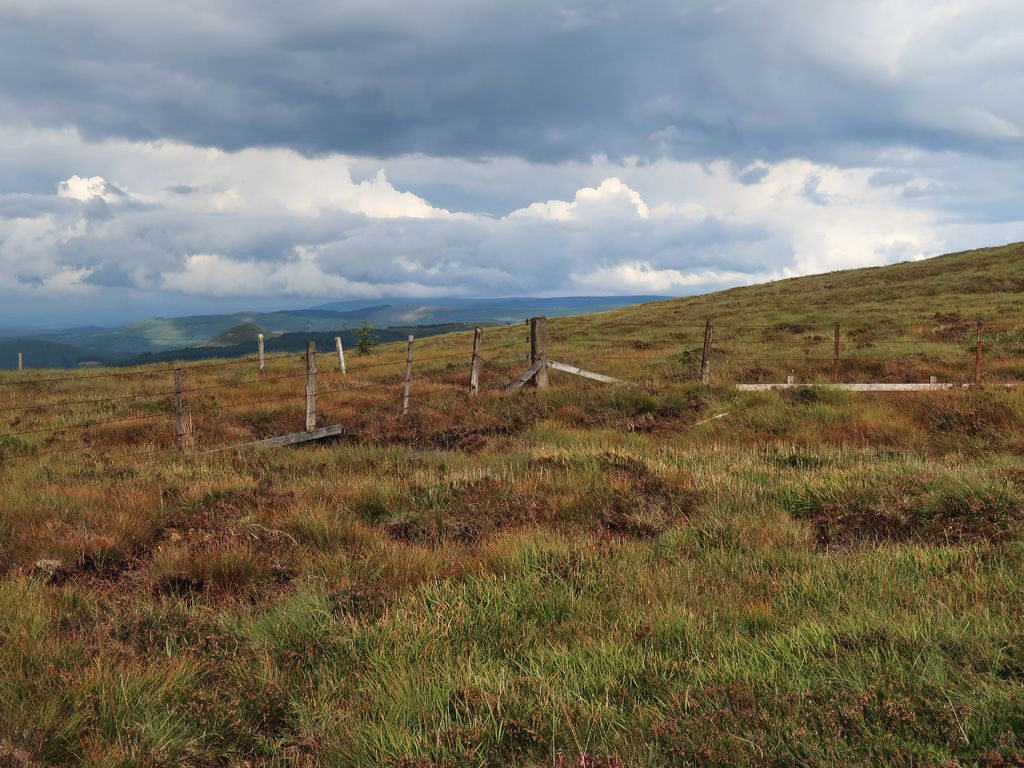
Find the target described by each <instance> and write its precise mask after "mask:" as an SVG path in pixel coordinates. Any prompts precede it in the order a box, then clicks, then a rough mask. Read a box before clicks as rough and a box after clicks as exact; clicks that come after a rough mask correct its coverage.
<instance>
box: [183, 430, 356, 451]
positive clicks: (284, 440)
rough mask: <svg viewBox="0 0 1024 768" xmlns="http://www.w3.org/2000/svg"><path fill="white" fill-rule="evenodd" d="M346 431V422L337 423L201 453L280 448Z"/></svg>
mask: <svg viewBox="0 0 1024 768" xmlns="http://www.w3.org/2000/svg"><path fill="white" fill-rule="evenodd" d="M344 431H345V425H344V424H335V425H333V426H330V427H322V428H321V429H312V430H310V431H309V432H293V433H292V434H290V435H282V436H281V437H268V438H267V439H266V440H256V441H254V442H251V443H242V444H241V445H226V446H224V447H223V448H212V449H210V450H209V451H203V452H202V453H200V454H199V455H200V456H205V455H206V454H208V453H220V452H221V451H234V450H236V449H238V448H256V447H258V446H262V447H264V448H278V447H280V446H282V445H295V444H296V443H305V442H308V441H310V440H322V439H323V438H325V437H332V436H333V435H340V434H341V433H342V432H344Z"/></svg>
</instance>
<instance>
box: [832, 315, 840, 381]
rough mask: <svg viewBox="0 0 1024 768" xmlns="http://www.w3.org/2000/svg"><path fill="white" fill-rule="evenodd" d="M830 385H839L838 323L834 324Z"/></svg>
mask: <svg viewBox="0 0 1024 768" xmlns="http://www.w3.org/2000/svg"><path fill="white" fill-rule="evenodd" d="M832 383H833V384H838V383H839V323H836V341H835V348H834V353H833V357H832Z"/></svg>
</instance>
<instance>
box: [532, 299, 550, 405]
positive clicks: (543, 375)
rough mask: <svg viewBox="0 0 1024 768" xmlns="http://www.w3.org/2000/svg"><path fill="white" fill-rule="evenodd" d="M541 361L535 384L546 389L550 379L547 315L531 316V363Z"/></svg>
mask: <svg viewBox="0 0 1024 768" xmlns="http://www.w3.org/2000/svg"><path fill="white" fill-rule="evenodd" d="M538 362H540V363H541V366H540V370H538V371H537V375H535V376H534V377H533V379H532V382H531V383H532V384H533V386H535V387H537V388H538V389H546V388H547V387H548V386H549V384H550V382H549V381H548V319H547V318H546V317H532V318H530V363H531V365H532V364H535V363H538Z"/></svg>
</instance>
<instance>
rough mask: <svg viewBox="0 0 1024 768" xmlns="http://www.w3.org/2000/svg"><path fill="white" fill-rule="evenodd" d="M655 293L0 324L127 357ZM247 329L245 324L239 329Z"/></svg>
mask: <svg viewBox="0 0 1024 768" xmlns="http://www.w3.org/2000/svg"><path fill="white" fill-rule="evenodd" d="M658 298H661V297H657V296H599V297H592V296H589V297H588V296H575V297H563V298H555V299H537V298H510V299H445V300H444V305H443V306H441V305H425V304H420V303H419V301H420V300H417V299H401V300H396V301H401V302H408V303H387V304H384V303H380V302H379V301H378V302H377V303H373V302H367V301H345V302H335V303H333V304H325V305H322V306H319V307H312V308H309V309H294V310H293V309H289V310H282V311H279V312H236V313H234V314H230V315H189V316H185V317H169V318H164V317H153V318H149V319H146V320H140V321H138V322H135V323H130V324H129V325H125V326H122V327H120V328H112V329H111V328H106V329H104V328H94V327H89V328H75V329H71V330H68V331H54V330H43V329H22V330H20V331H19V330H18V329H6V330H5V331H4V333H8V334H11V336H10V338H15V337H17V338H29V337H33V338H36V339H46V340H48V341H52V342H58V343H60V344H65V345H67V346H70V347H78V348H81V349H85V350H94V353H93V354H92V357H93V358H96V357H97V354H98V353H102V354H103V355H105V358H104V359H108V358H111V359H112V358H132V357H135V356H136V355H141V354H145V353H147V352H148V353H151V354H158V353H161V352H170V351H175V350H181V349H186V348H189V347H199V346H202V345H211V344H212V345H216V346H220V345H227V346H230V345H231V344H232V343H235V341H236V340H235V339H233V338H232V337H231V334H245V335H244V336H240V337H239V338H240V339H241V342H239V343H243V342H244V341H245V340H246V339H249V340H251V341H253V342H255V333H259V332H260V331H255V332H253V331H252V329H251V328H249V326H252V327H257V328H259V329H261V331H262V333H263V334H264V335H265V336H267V337H268V338H269V337H270V336H272V335H274V334H289V333H329V332H330V333H333V332H338V331H345V330H351V329H353V328H356V327H357V326H358V325H359V323H360V322H361V321H362V320H364V319H366V320H368V321H369V322H370V323H371V324H372V325H373V326H375V327H377V328H396V327H402V328H407V327H410V326H423V325H460V324H467V323H473V324H481V323H483V324H486V323H515V322H521V321H522V320H524V319H526V318H527V317H532V316H535V315H548V316H549V317H559V316H564V315H577V314H582V313H585V312H601V311H605V310H610V309H616V308H619V307H623V306H628V305H631V304H636V303H639V302H645V301H653V300H655V299H658ZM244 328H248V330H241V329H244Z"/></svg>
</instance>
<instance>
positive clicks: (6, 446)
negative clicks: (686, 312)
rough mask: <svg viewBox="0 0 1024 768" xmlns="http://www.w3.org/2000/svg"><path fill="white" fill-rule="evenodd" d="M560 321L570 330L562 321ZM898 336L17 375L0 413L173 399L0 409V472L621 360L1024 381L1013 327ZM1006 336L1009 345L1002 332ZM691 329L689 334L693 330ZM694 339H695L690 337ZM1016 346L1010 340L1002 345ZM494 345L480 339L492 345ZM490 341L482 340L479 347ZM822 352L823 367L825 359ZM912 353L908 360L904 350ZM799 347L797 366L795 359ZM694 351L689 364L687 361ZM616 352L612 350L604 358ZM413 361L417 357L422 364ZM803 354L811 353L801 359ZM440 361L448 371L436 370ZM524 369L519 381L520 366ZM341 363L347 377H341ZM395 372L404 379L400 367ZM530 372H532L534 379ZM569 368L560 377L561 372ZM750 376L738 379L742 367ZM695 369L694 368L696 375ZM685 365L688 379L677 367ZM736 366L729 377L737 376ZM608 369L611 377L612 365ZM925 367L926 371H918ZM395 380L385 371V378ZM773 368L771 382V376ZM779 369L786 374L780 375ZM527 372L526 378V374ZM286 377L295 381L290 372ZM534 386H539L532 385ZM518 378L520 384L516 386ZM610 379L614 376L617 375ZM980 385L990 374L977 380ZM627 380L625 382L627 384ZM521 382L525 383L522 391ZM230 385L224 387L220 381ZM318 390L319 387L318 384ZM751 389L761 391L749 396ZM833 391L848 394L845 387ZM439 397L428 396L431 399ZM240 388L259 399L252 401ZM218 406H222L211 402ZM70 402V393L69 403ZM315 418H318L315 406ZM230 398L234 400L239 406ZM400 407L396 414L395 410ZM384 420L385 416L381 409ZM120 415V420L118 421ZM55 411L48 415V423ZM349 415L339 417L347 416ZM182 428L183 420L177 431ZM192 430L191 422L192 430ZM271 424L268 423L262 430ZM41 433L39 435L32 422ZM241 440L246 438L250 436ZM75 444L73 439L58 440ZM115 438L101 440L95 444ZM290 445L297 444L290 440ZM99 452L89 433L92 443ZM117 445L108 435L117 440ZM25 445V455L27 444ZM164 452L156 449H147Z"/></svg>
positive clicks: (639, 341) (717, 371) (453, 352)
mask: <svg viewBox="0 0 1024 768" xmlns="http://www.w3.org/2000/svg"><path fill="white" fill-rule="evenodd" d="M563 322H571V321H568V320H565V321H563ZM894 327H898V328H918V329H921V328H930V329H932V331H931V333H930V334H922V337H921V338H918V339H905V338H904V339H893V338H882V339H879V338H875V337H874V335H873V329H872V328H865V327H863V326H846V327H844V326H842V325H841V324H838V323H834V324H831V325H829V326H827V327H826V326H812V325H808V324H803V323H792V324H775V325H718V326H716V325H715V324H714V323H713V322H712V321H711V320H709V321H708V322H707V323H706V324H705V325H704V326H697V325H692V326H689V325H680V326H676V327H675V328H674V329H673V331H679V330H680V329H687V330H693V331H694V333H692V334H681V333H677V332H673V333H670V334H667V335H664V336H662V337H661V338H611V339H610V338H607V337H605V338H601V339H586V338H585V331H586V329H585V328H584V329H583V330H584V333H583V334H581V335H583V336H584V337H583V338H579V337H573V336H572V334H571V333H567V332H566V331H565V329H564V327H563V328H560V329H559V332H558V333H552V334H550V335H549V334H548V333H547V324H546V321H545V319H544V318H535V319H534V321H532V322H531V328H530V335H529V337H527V336H526V335H525V334H522V335H518V336H516V335H515V334H517V333H520V330H521V328H520V329H517V328H514V327H513V329H512V334H509V332H508V331H507V330H506V329H496V330H495V331H493V332H494V333H497V334H500V335H501V336H502V337H503V338H502V341H501V342H499V343H495V342H491V343H490V344H485V343H484V338H483V337H484V335H490V334H485V331H481V330H479V329H478V330H477V332H476V333H475V334H474V335H473V337H472V342H473V343H472V346H471V345H470V344H468V343H467V344H466V345H465V347H462V346H460V347H454V346H453V345H452V340H451V339H448V340H445V341H442V342H440V343H439V342H438V340H437V339H435V338H428V339H426V340H417V341H416V350H417V355H416V356H415V359H414V358H413V354H412V351H413V339H412V337H410V339H409V343H408V350H407V355H406V356H405V359H404V360H403V359H401V358H396V359H394V360H392V359H384V360H380V361H376V362H375V361H372V359H363V358H361V357H359V356H355V357H353V358H352V359H350V360H349V361H347V362H348V364H347V365H346V366H345V369H342V368H341V360H343V358H341V357H339V368H338V370H334V369H333V368H331V369H330V370H328V369H326V368H325V369H324V370H322V371H320V372H319V373H317V371H316V365H315V348H313V347H311V348H310V349H309V350H307V352H306V354H293V353H287V354H282V355H275V356H271V357H266V356H265V357H264V363H265V364H266V363H275V364H280V363H285V364H287V363H291V362H298V361H304V362H305V365H304V368H305V370H303V371H300V372H295V373H292V372H289V370H288V369H287V368H285V369H283V370H281V369H280V367H279V369H278V372H276V373H274V374H273V375H268V373H267V371H266V370H264V372H263V373H262V374H259V375H257V376H255V377H253V376H247V377H244V378H241V379H236V380H230V379H229V380H223V379H221V381H219V382H218V383H212V384H207V383H205V382H195V381H192V382H190V381H189V379H191V378H192V377H193V376H195V375H197V374H200V373H204V374H206V375H208V376H217V375H218V373H219V372H220V371H225V370H226V369H229V368H234V367H237V366H253V367H256V365H255V364H256V363H258V360H257V359H256V358H254V357H246V358H241V359H236V360H225V361H216V362H204V363H200V364H195V365H182V364H180V363H175V364H174V365H173V366H172V367H170V368H165V367H162V366H161V367H160V368H157V369H155V370H145V371H124V372H120V371H119V372H110V373H103V374H86V375H75V376H64V377H47V378H40V379H35V378H32V377H31V375H28V376H25V375H21V376H19V377H18V378H16V379H15V380H11V381H4V382H0V387H3V388H5V389H3V390H0V400H3V399H7V400H8V402H10V401H11V399H12V398H14V397H16V396H17V394H18V393H17V392H16V391H15V390H12V389H10V388H12V387H16V386H23V387H25V391H26V392H35V390H36V388H37V385H43V384H52V385H61V384H69V385H72V386H73V385H75V384H80V383H82V382H91V381H93V380H97V379H104V378H114V379H122V380H127V381H132V380H139V381H142V380H144V379H145V380H149V379H153V378H154V377H158V376H167V377H168V379H170V378H171V374H173V375H174V379H175V381H174V385H175V386H174V389H173V391H172V390H170V388H169V386H168V385H169V384H170V381H168V382H167V383H166V384H163V383H160V382H157V384H158V386H160V389H159V390H158V391H155V392H137V393H133V394H126V395H118V396H114V397H107V398H96V397H94V398H88V397H78V398H76V399H67V398H65V399H58V400H49V401H34V402H32V403H29V404H22V403H11V404H4V405H0V414H20V415H19V416H18V417H16V418H15V419H14V420H13V421H11V422H10V427H12V428H13V427H18V426H21V425H24V428H22V429H10V430H9V431H6V432H2V433H0V461H3V460H5V459H16V458H26V457H39V456H50V455H57V454H64V453H75V452H78V453H89V454H96V453H97V452H102V451H104V450H116V449H119V448H120V449H124V450H128V448H126V447H125V445H124V444H116V445H110V444H109V440H108V444H105V445H99V444H96V443H93V442H89V441H92V440H94V439H95V438H96V435H97V433H95V432H93V430H97V429H102V428H104V427H108V426H111V425H122V426H124V425H129V424H134V423H140V424H141V423H145V422H162V423H157V424H156V425H155V426H154V427H153V428H152V429H149V430H148V431H146V432H144V433H142V432H138V431H137V430H133V431H132V433H131V434H130V435H129V437H133V438H138V440H141V441H142V443H143V445H142V446H140V447H139V448H138V450H140V451H142V452H143V453H147V454H148V455H160V454H162V453H169V452H176V453H180V452H183V451H185V450H188V449H189V448H190V447H193V446H197V444H198V440H197V439H196V437H197V435H198V434H200V431H201V432H202V434H205V435H207V436H209V437H210V438H212V441H213V444H217V443H218V441H219V443H220V444H223V443H224V441H226V440H229V439H230V438H231V436H232V435H234V434H237V433H238V430H239V429H243V430H244V424H239V423H228V422H227V421H226V420H218V419H213V420H212V421H211V419H210V417H211V415H212V414H216V413H221V412H230V411H234V410H237V409H242V408H258V407H260V406H266V405H278V404H290V403H292V402H293V401H294V402H295V403H296V405H297V404H298V403H299V402H301V401H302V400H305V403H306V405H305V416H306V419H305V423H304V426H305V430H306V431H307V432H312V431H314V429H315V427H316V423H317V420H318V418H321V417H328V416H332V415H333V414H334V413H335V412H336V411H335V410H334V409H338V408H341V409H345V408H346V407H366V405H367V404H368V403H371V402H373V401H371V400H360V401H359V402H358V403H355V404H353V403H351V402H346V401H345V397H346V396H349V395H352V396H355V395H357V394H364V395H371V396H373V397H375V398H377V397H379V396H382V397H384V399H385V402H392V401H391V399H390V395H389V394H388V393H392V392H393V393H394V398H395V399H394V401H393V402H394V403H395V406H394V407H395V411H394V412H395V414H396V416H399V417H400V416H401V415H402V414H408V413H409V412H410V410H411V408H412V407H414V406H416V405H417V404H424V403H427V402H428V401H429V400H431V399H433V398H435V397H438V396H444V395H445V394H446V393H454V392H464V393H465V394H466V395H467V396H471V395H473V394H476V393H477V392H479V391H480V390H481V389H483V390H484V391H491V392H497V391H502V390H505V389H508V388H510V385H512V384H514V383H516V382H517V379H523V380H524V382H528V383H534V384H535V385H536V386H539V387H542V388H543V386H544V385H545V383H544V376H546V374H547V371H548V369H549V368H554V369H555V370H559V371H568V372H569V373H575V374H577V375H583V376H586V377H587V378H591V379H598V380H599V381H615V379H612V378H611V377H609V376H606V375H604V374H602V373H595V372H593V371H586V370H583V366H586V367H596V368H597V369H598V370H600V368H601V367H602V366H603V364H604V363H606V362H607V363H610V364H612V368H613V372H615V373H617V374H618V373H619V371H618V368H616V366H618V364H619V363H621V362H622V361H630V362H633V363H635V364H636V365H638V366H640V368H639V373H637V371H636V370H634V371H633V373H634V374H636V376H639V377H644V376H655V377H657V376H666V377H667V378H668V380H669V381H681V380H690V381H702V382H704V383H707V384H711V383H725V382H729V381H736V382H737V383H738V382H739V381H740V380H742V379H744V378H748V379H749V378H751V377H754V378H757V379H760V380H761V381H763V380H764V377H766V376H780V377H781V376H787V377H788V378H794V376H793V375H794V373H795V372H799V373H800V376H801V377H804V376H806V377H810V378H809V379H807V381H823V382H824V381H829V380H830V381H831V382H832V383H836V384H839V383H840V378H841V377H845V378H851V377H852V378H857V377H858V376H860V377H863V376H871V375H874V376H879V375H880V376H882V377H888V378H890V380H891V378H892V377H896V378H897V381H899V380H900V377H903V379H904V382H903V383H902V384H897V383H893V384H892V385H886V387H887V388H888V389H892V390H894V391H895V390H897V389H899V388H900V387H905V385H907V384H909V382H908V381H905V380H906V378H907V377H909V376H918V377H921V378H925V379H930V381H931V388H933V389H938V388H942V387H948V386H949V385H950V383H951V381H950V380H949V379H950V378H956V377H958V376H960V377H962V379H961V380H962V381H967V382H969V383H980V382H981V380H982V378H983V375H984V374H985V368H984V366H985V364H988V365H989V368H990V370H991V371H993V372H995V375H999V373H998V372H999V371H1002V375H1004V376H1010V377H1012V378H1014V379H1024V360H1022V359H1021V358H1024V323H1010V322H1003V323H987V322H985V323H980V322H979V323H976V324H975V323H968V322H957V323H943V322H932V323H905V324H900V325H899V326H884V327H882V328H881V329H880V332H891V331H892V329H893V328H894ZM793 329H796V331H795V332H798V333H801V334H808V335H811V334H813V335H812V336H811V337H810V338H803V339H799V338H797V339H794V338H781V339H771V338H743V337H742V336H741V335H738V332H740V331H743V330H754V331H764V330H770V331H772V332H773V333H780V334H781V333H792V332H794V330H793ZM1007 329H1010V330H1011V331H1012V332H1010V333H1007ZM700 330H703V331H704V333H703V334H700V333H698V332H697V331H700ZM701 336H703V338H701ZM1014 336H1019V338H1014ZM492 338H493V337H492ZM488 341H490V339H488ZM527 341H529V342H531V346H530V350H531V351H530V353H529V354H526V342H527ZM570 342H571V343H572V344H573V347H574V348H575V349H576V350H581V351H578V352H577V354H575V355H569V356H568V357H563V356H562V355H561V353H560V352H559V351H558V346H559V345H560V344H562V343H570ZM549 343H550V344H551V345H552V352H551V354H553V355H554V357H557V358H558V362H556V361H555V360H549V359H548V351H549V350H548V346H549ZM599 344H604V345H614V346H617V347H619V348H620V349H621V350H622V352H623V353H620V354H604V353H603V352H599V353H596V354H594V355H590V356H588V355H587V354H586V347H587V345H595V346H596V345H599ZM825 345H827V347H826V349H829V351H830V352H831V354H818V353H819V352H821V353H824V351H825V350H824V349H821V348H822V347H823V346H825ZM911 346H913V347H916V349H910V347H911ZM382 347H383V348H384V349H385V350H386V351H389V352H390V354H392V355H397V353H398V349H399V347H398V344H397V343H395V344H391V345H382ZM797 348H802V350H803V354H800V353H799V352H797ZM872 348H884V349H885V350H891V351H889V352H884V351H883V350H881V349H880V350H879V354H867V353H865V352H864V350H867V349H872ZM772 349H777V350H779V351H780V352H781V351H786V352H790V351H792V352H793V353H794V354H782V355H779V354H771V350H772ZM698 350H699V351H700V358H699V359H698V358H697V357H696V353H697V351H698ZM755 350H764V351H765V353H766V354H752V353H753V352H754V351H755ZM608 351H611V352H615V351H618V350H614V349H611V350H608ZM424 353H426V354H424ZM812 353H814V354H812ZM456 359H457V360H461V361H462V364H460V365H459V366H454V365H453V364H452V363H451V362H450V361H452V360H456ZM442 361H446V362H447V365H445V366H441V367H439V366H438V364H439V363H441V362H442ZM531 362H532V363H533V365H532V366H530V369H529V370H527V371H526V372H525V373H522V371H523V369H524V368H526V367H527V366H528V365H529V363H531ZM353 363H354V365H353ZM402 363H405V366H406V368H405V372H404V376H403V375H402V371H401V368H400V366H401V365H402ZM538 363H540V365H539V366H538ZM570 363H571V364H570ZM748 363H751V364H753V365H752V366H751V367H745V368H744V367H743V366H744V365H745V364H748ZM698 364H699V367H698ZM687 366H689V367H687ZM737 366H739V367H737ZM619 367H621V366H619ZM929 367H930V368H932V369H933V370H932V372H929V370H928V369H929ZM391 368H394V369H396V370H394V371H388V372H385V370H386V369H391ZM780 368H781V369H782V370H780ZM785 368H789V370H788V371H786V370H784V369H785ZM534 369H535V370H534ZM292 370H294V369H292ZM542 373H543V375H544V376H542ZM936 373H942V374H944V375H945V376H946V378H947V381H946V382H945V383H943V384H939V383H938V382H937V378H936ZM527 374H529V375H527ZM619 375H621V374H619ZM990 375H992V374H990ZM636 376H634V378H635V377H636ZM302 377H305V379H306V388H305V391H304V392H303V391H299V388H296V389H295V390H292V391H290V392H283V391H282V387H281V385H282V384H283V383H286V382H290V381H291V380H292V379H298V378H302ZM524 377H525V378H524ZM232 378H234V377H232ZM318 380H319V381H318ZM418 381H423V382H429V384H428V385H427V386H426V387H425V388H422V387H419V386H416V382H418ZM759 385H760V384H759ZM843 385H844V386H851V387H859V386H860V385H859V384H857V383H856V382H853V383H847V384H843ZM439 387H440V389H439ZM253 388H256V389H257V390H259V391H258V392H255V391H253ZM221 393H225V394H224V395H221ZM68 394H71V393H68ZM318 397H319V403H320V410H319V412H318V410H317V405H318V399H317V398H318ZM239 398H241V399H239ZM399 403H400V407H399V405H398V404H399ZM82 406H85V407H87V408H88V407H92V408H96V407H98V406H103V407H104V408H103V409H102V410H104V411H106V413H97V414H95V415H94V416H92V417H86V418H81V417H79V418H78V419H77V420H76V421H74V422H73V423H68V424H63V423H60V421H59V419H61V418H74V417H75V415H76V414H75V410H74V409H76V408H79V407H82ZM139 407H143V408H148V409H153V411H152V412H148V413H138V412H137V411H136V412H132V411H131V410H130V409H132V408H134V409H138V408H139ZM387 407H390V406H387ZM119 411H120V413H119ZM296 411H298V412H297V413H295V414H294V418H295V420H296V427H300V426H303V422H302V421H301V413H302V410H301V409H296ZM55 412H60V413H61V415H60V416H56V415H51V414H55ZM349 412H350V411H349ZM270 414H279V415H280V417H281V423H285V422H286V421H288V420H290V419H292V418H293V417H292V410H291V408H290V407H287V408H285V409H284V410H281V409H274V410H271V411H269V413H268V415H270ZM186 415H187V419H186ZM193 417H196V418H197V419H198V420H199V422H198V423H197V422H193V420H192V419H193ZM275 418H276V417H275ZM46 421H49V423H48V424H47V423H45V422H46ZM250 428H251V427H250ZM69 433H74V435H75V437H74V438H69ZM112 434H114V433H110V432H108V433H107V434H106V437H108V438H109V437H111V435H112ZM296 434H298V433H296ZM44 435H45V436H46V437H45V438H44V439H42V440H41V442H37V441H36V440H29V441H26V440H23V439H22V438H25V437H32V438H37V437H40V436H44ZM100 435H101V439H102V436H103V435H102V433H100ZM116 436H117V435H115V437H116ZM62 438H69V439H79V440H84V441H86V444H85V445H73V446H63V447H51V446H52V444H53V442H55V441H57V440H60V439H62ZM33 443H35V445H32V444H33ZM161 445H165V446H168V447H166V448H161V447H159V446H161Z"/></svg>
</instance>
